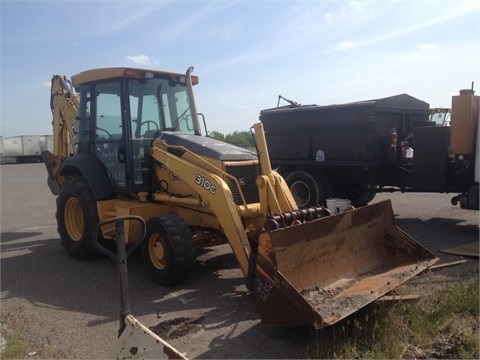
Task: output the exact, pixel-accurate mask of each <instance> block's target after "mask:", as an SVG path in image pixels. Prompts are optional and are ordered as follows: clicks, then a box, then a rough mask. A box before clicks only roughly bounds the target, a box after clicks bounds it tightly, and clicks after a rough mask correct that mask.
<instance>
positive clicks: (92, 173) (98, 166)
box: [59, 153, 112, 200]
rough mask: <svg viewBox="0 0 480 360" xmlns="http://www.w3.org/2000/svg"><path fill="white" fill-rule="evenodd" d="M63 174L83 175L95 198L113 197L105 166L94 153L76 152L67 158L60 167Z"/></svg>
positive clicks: (60, 172)
mask: <svg viewBox="0 0 480 360" xmlns="http://www.w3.org/2000/svg"><path fill="white" fill-rule="evenodd" d="M59 174H60V175H62V176H72V175H77V176H83V177H84V178H85V180H86V181H87V183H88V186H89V187H90V189H91V190H92V193H93V196H94V197H95V200H103V199H108V198H111V197H112V192H111V191H110V178H109V177H108V172H107V169H105V166H104V165H103V164H102V163H101V162H100V160H98V159H97V158H96V157H95V156H94V155H92V154H78V153H77V154H75V155H73V156H71V157H69V158H67V159H65V160H64V161H63V163H62V165H61V167H60V169H59Z"/></svg>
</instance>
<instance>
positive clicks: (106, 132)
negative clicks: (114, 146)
mask: <svg viewBox="0 0 480 360" xmlns="http://www.w3.org/2000/svg"><path fill="white" fill-rule="evenodd" d="M99 130H100V131H103V132H104V133H105V134H107V136H110V133H109V132H108V131H107V130H105V129H102V128H101V127H98V126H97V132H98V131H99ZM97 135H98V134H97Z"/></svg>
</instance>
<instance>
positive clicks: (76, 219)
mask: <svg viewBox="0 0 480 360" xmlns="http://www.w3.org/2000/svg"><path fill="white" fill-rule="evenodd" d="M65 227H66V228H67V232H68V235H69V236H70V238H71V239H72V240H73V241H80V240H81V239H82V236H83V228H84V219H83V211H82V205H81V204H80V201H78V200H77V199H76V198H73V197H71V198H69V199H68V200H67V203H66V204H65Z"/></svg>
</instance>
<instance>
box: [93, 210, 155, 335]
mask: <svg viewBox="0 0 480 360" xmlns="http://www.w3.org/2000/svg"><path fill="white" fill-rule="evenodd" d="M127 220H135V221H139V222H140V223H141V224H142V227H143V228H142V233H143V234H142V238H141V239H140V240H139V241H136V242H135V243H134V244H133V245H132V246H131V247H130V248H129V249H128V252H127V250H126V247H125V226H124V222H125V221H127ZM113 222H114V223H115V232H116V233H115V235H114V238H115V242H116V248H117V254H114V253H113V252H112V251H110V250H108V249H107V248H105V247H104V246H102V245H100V243H99V241H98V232H99V229H100V228H101V226H103V225H107V224H110V223H113ZM145 231H146V226H145V221H144V220H143V219H142V218H141V217H139V216H119V217H115V218H112V219H108V220H105V221H101V222H99V223H98V224H97V226H95V228H94V229H93V234H92V239H93V245H94V246H95V248H96V249H97V250H98V251H100V252H101V253H103V254H105V255H107V256H108V257H110V258H112V259H113V260H116V261H117V265H118V277H119V280H120V308H121V311H120V319H119V320H120V326H119V329H118V337H120V335H121V334H122V332H123V330H125V328H126V326H127V325H126V323H125V318H126V316H127V315H130V299H129V293H128V269H127V258H128V257H129V256H130V255H131V254H132V252H133V251H134V250H135V249H136V248H137V246H138V245H139V244H140V243H141V242H142V241H143V239H144V238H145Z"/></svg>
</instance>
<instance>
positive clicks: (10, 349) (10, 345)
mask: <svg viewBox="0 0 480 360" xmlns="http://www.w3.org/2000/svg"><path fill="white" fill-rule="evenodd" d="M2 337H3V341H4V343H3V346H2V349H1V353H0V358H2V359H23V358H26V357H27V355H28V351H27V348H26V345H25V341H24V339H23V337H22V336H21V335H20V334H13V333H8V332H6V331H4V329H2Z"/></svg>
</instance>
